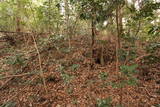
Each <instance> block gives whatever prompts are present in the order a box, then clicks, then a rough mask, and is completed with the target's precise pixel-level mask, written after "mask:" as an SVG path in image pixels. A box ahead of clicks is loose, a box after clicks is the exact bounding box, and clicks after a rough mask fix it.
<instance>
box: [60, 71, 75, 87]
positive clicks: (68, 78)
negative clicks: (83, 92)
mask: <svg viewBox="0 0 160 107" xmlns="http://www.w3.org/2000/svg"><path fill="white" fill-rule="evenodd" d="M61 77H62V79H63V81H64V83H66V84H69V83H70V81H71V80H72V79H73V76H72V75H70V74H67V73H64V72H62V73H61Z"/></svg>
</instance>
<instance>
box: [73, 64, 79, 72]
mask: <svg viewBox="0 0 160 107" xmlns="http://www.w3.org/2000/svg"><path fill="white" fill-rule="evenodd" d="M79 67H80V65H79V64H73V65H72V66H71V70H72V71H76V70H77V69H78V68H79Z"/></svg>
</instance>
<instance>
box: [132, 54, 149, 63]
mask: <svg viewBox="0 0 160 107" xmlns="http://www.w3.org/2000/svg"><path fill="white" fill-rule="evenodd" d="M149 55H151V54H144V55H142V56H139V57H138V58H136V59H135V62H138V61H139V60H141V59H143V58H144V57H146V56H149Z"/></svg>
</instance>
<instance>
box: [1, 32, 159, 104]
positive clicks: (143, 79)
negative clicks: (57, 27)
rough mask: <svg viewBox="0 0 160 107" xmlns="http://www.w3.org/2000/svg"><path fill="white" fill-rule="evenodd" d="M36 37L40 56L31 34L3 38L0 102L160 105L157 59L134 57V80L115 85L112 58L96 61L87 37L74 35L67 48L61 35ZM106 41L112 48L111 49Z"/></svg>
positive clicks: (114, 69) (116, 73)
mask: <svg viewBox="0 0 160 107" xmlns="http://www.w3.org/2000/svg"><path fill="white" fill-rule="evenodd" d="M36 38H37V39H36V40H37V46H38V48H39V52H40V58H41V60H39V59H38V54H37V51H36V48H35V44H34V42H33V40H32V37H26V38H25V41H24V40H23V38H22V40H23V41H21V40H19V42H17V41H18V39H16V45H15V46H10V45H8V44H7V43H5V42H4V43H1V46H0V47H1V48H0V107H14V106H15V107H110V106H111V107H116V106H117V107H118V105H119V104H120V102H122V104H123V105H124V107H160V63H159V62H158V61H156V63H154V64H150V65H147V64H145V63H143V62H142V60H141V59H140V61H138V62H134V63H137V64H138V65H139V67H138V68H137V70H138V73H137V74H135V75H134V76H135V77H137V78H138V83H137V85H135V86H129V85H126V86H124V87H123V88H118V87H115V86H114V83H118V82H119V78H118V75H119V72H116V60H115V59H113V60H108V61H107V62H106V63H105V65H104V66H101V65H100V64H98V63H94V61H93V60H92V59H91V58H90V56H91V55H90V51H91V48H90V44H89V43H88V41H90V39H89V37H87V36H78V37H76V39H75V38H73V39H72V40H71V49H68V41H66V40H64V39H63V40H62V39H56V40H55V41H54V42H48V38H47V37H46V36H45V35H44V36H40V37H36ZM110 45H111V47H110V51H115V47H114V45H113V47H112V44H110ZM106 48H107V46H106ZM105 54H107V53H105ZM158 54H159V53H158ZM141 55H143V54H142V53H141ZM159 56H160V54H159ZM113 57H114V56H113ZM138 57H140V56H138ZM40 63H41V65H42V69H43V77H44V78H45V82H46V87H45V85H44V84H43V79H42V77H41V75H40V72H41V71H40V70H41V69H40ZM121 97H122V100H121ZM104 99H106V100H104ZM102 105H104V106H102ZM107 105H108V106H107Z"/></svg>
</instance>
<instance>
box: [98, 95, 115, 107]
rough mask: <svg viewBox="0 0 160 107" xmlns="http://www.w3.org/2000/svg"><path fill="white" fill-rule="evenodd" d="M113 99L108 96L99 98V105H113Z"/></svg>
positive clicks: (100, 106) (103, 106) (110, 106)
mask: <svg viewBox="0 0 160 107" xmlns="http://www.w3.org/2000/svg"><path fill="white" fill-rule="evenodd" d="M111 102H112V99H111V97H108V98H106V99H98V100H97V107H112V104H111Z"/></svg>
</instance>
